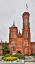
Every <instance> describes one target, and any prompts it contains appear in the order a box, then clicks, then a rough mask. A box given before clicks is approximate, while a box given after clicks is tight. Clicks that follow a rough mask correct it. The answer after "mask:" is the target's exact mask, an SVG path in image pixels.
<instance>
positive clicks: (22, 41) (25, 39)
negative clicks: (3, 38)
mask: <svg viewBox="0 0 35 64" xmlns="http://www.w3.org/2000/svg"><path fill="white" fill-rule="evenodd" d="M29 17H30V14H29V13H28V12H24V13H23V15H22V19H23V28H22V34H21V33H20V31H19V33H18V27H16V26H15V24H14V23H13V25H12V26H11V27H9V43H8V48H9V53H10V54H15V53H21V54H24V55H31V54H33V53H35V42H31V33H30V21H29ZM0 55H2V44H1V43H0Z"/></svg>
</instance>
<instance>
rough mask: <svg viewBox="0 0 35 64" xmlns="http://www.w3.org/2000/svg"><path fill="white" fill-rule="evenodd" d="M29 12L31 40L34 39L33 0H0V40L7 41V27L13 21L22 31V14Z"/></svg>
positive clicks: (34, 8)
mask: <svg viewBox="0 0 35 64" xmlns="http://www.w3.org/2000/svg"><path fill="white" fill-rule="evenodd" d="M26 3H27V5H28V12H29V13H30V30H31V31H30V32H31V41H35V0H0V41H1V39H2V41H9V27H10V26H12V24H13V21H15V24H16V26H17V27H18V30H20V31H21V32H22V14H23V13H24V12H26V11H27V10H26Z"/></svg>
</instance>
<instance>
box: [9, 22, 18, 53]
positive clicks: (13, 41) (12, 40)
mask: <svg viewBox="0 0 35 64" xmlns="http://www.w3.org/2000/svg"><path fill="white" fill-rule="evenodd" d="M9 31H10V32H9V44H10V45H9V49H10V53H11V54H15V53H16V42H17V33H18V28H17V27H16V26H15V22H13V25H12V26H11V27H9Z"/></svg>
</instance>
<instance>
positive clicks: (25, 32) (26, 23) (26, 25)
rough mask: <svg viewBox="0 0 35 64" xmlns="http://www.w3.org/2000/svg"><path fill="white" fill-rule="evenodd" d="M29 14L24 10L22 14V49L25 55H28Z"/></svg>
mask: <svg viewBox="0 0 35 64" xmlns="http://www.w3.org/2000/svg"><path fill="white" fill-rule="evenodd" d="M29 17H30V14H29V13H28V12H24V13H23V15H22V18H23V29H22V35H23V38H24V42H23V47H24V48H23V51H24V54H25V55H30V22H29Z"/></svg>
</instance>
